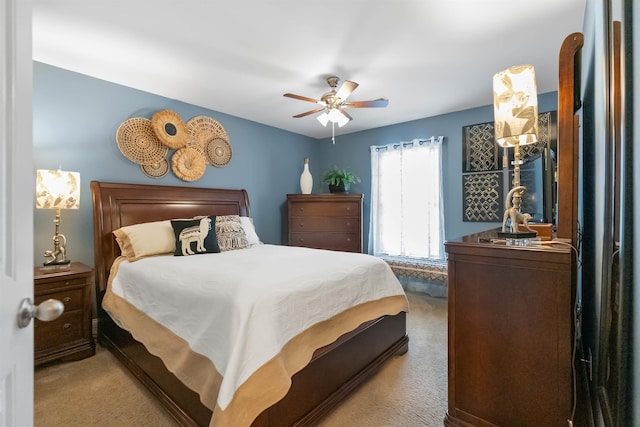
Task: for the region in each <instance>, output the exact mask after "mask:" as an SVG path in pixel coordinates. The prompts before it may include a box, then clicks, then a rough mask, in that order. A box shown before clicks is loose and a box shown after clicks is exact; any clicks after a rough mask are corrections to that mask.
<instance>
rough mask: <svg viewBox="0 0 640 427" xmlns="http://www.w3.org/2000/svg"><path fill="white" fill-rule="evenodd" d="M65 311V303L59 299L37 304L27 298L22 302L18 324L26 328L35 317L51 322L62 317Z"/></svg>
mask: <svg viewBox="0 0 640 427" xmlns="http://www.w3.org/2000/svg"><path fill="white" fill-rule="evenodd" d="M63 311H64V304H62V303H61V302H60V301H58V300H57V299H48V300H46V301H42V302H41V303H40V304H39V305H35V304H33V302H31V298H25V299H23V300H22V302H20V308H19V309H18V326H19V327H20V328H26V327H27V326H29V322H31V319H33V318H34V317H35V318H36V319H38V320H42V321H43V322H50V321H52V320H56V319H57V318H58V317H60V315H61V314H62V312H63Z"/></svg>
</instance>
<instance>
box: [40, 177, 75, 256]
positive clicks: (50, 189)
mask: <svg viewBox="0 0 640 427" xmlns="http://www.w3.org/2000/svg"><path fill="white" fill-rule="evenodd" d="M79 207H80V174H79V173H78V172H68V171H63V170H46V169H38V171H37V172H36V208H38V209H55V210H56V216H55V219H54V220H53V223H54V224H55V226H56V228H55V230H56V231H55V234H54V235H53V250H52V251H45V252H44V257H45V258H46V260H45V262H44V263H43V265H45V266H47V265H68V264H69V263H70V262H71V260H69V259H67V255H66V246H67V239H66V237H65V236H64V234H60V232H59V231H60V209H78V208H79Z"/></svg>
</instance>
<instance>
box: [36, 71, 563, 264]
mask: <svg viewBox="0 0 640 427" xmlns="http://www.w3.org/2000/svg"><path fill="white" fill-rule="evenodd" d="M491 102H492V98H491V94H487V104H488V105H487V106H485V107H480V108H474V109H470V110H465V111H459V112H456V113H450V114H444V115H441V116H436V117H428V118H424V119H420V120H414V121H410V122H406V123H400V124H397V125H392V126H385V127H381V128H377V129H372V130H369V131H364V132H357V133H353V134H348V135H343V136H338V137H336V143H335V144H332V142H331V138H330V137H328V138H326V139H322V140H316V139H313V138H308V137H305V136H301V135H298V134H294V133H291V132H287V131H283V130H280V129H276V128H273V127H269V126H265V125H261V124H258V123H255V122H251V121H248V120H244V119H240V118H237V117H233V116H229V115H226V114H223V113H218V112H216V111H211V110H207V109H204V108H201V107H198V106H195V105H189V104H185V103H183V102H179V101H176V100H172V99H168V98H164V97H161V96H157V95H153V94H150V93H146V92H142V91H139V90H135V89H131V88H128V87H124V86H120V85H116V84H113V83H110V82H106V81H103V80H99V79H95V78H91V77H88V76H85V75H82V74H78V73H74V72H71V71H67V70H63V69H60V68H56V67H52V66H49V65H46V64H42V63H39V62H34V81H33V145H34V150H33V152H34V166H35V168H36V169H55V168H58V167H61V168H62V169H64V170H71V171H77V172H80V174H81V180H82V192H81V201H80V209H79V210H77V211H71V210H66V211H63V212H62V224H61V233H63V234H65V235H66V237H67V240H68V242H69V243H68V246H67V249H68V255H69V257H70V258H71V259H72V260H76V261H82V262H84V263H86V264H88V265H93V264H94V261H93V216H92V206H91V192H90V189H89V182H90V181H92V180H100V181H109V182H130V183H143V184H157V185H182V186H197V187H211V188H244V189H246V190H247V191H248V193H249V199H250V203H251V213H252V216H253V217H254V221H255V223H256V230H257V232H258V234H259V235H260V237H261V239H262V240H263V241H264V242H266V243H275V244H279V243H283V242H285V241H286V240H285V236H284V233H286V218H285V214H286V211H285V204H286V194H287V193H298V192H299V191H300V188H299V176H300V173H301V172H302V165H303V158H304V157H310V159H311V161H310V170H311V173H312V174H313V177H314V189H313V191H314V192H326V191H327V188H326V186H325V185H321V184H320V182H319V181H320V177H321V175H322V172H323V171H324V170H325V169H326V168H327V167H329V166H330V165H333V164H337V165H339V166H341V167H343V166H344V167H349V168H350V169H351V170H352V171H354V172H355V173H356V174H358V175H359V176H360V177H361V178H362V182H361V183H359V184H354V185H353V186H352V188H351V191H352V192H359V193H363V194H364V195H365V196H364V221H363V233H364V242H363V243H364V247H365V248H366V247H367V244H368V230H369V211H370V204H369V194H370V175H371V168H370V157H369V146H371V145H383V144H388V143H392V142H398V141H409V140H412V139H414V138H428V137H430V136H432V135H433V136H439V135H443V136H444V137H445V142H444V150H443V157H442V161H443V169H444V193H445V195H444V198H445V200H444V203H445V238H447V239H449V238H454V237H458V236H462V235H465V234H469V233H473V232H476V231H481V230H486V229H488V228H492V227H497V226H499V225H500V224H497V223H471V222H463V221H462V127H463V126H466V125H470V124H476V123H483V122H488V121H491V120H493V107H492V105H490V103H491ZM539 105H540V112H543V111H550V110H556V109H557V93H556V92H552V93H548V94H542V95H540V96H539ZM162 109H170V110H173V111H175V112H177V113H178V114H180V116H181V117H182V118H183V119H184V120H185V121H186V120H188V119H190V118H191V117H194V116H198V115H207V116H209V117H212V118H214V119H215V120H217V121H218V122H220V124H221V125H222V126H224V128H225V130H226V131H227V134H228V135H229V139H230V143H231V146H232V149H233V157H232V159H231V162H230V163H229V164H228V165H227V166H226V167H224V168H215V167H212V166H207V171H206V173H205V175H204V177H203V178H201V179H199V180H198V181H195V182H193V183H188V182H184V181H181V180H179V179H178V178H176V177H175V176H174V175H173V174H172V173H171V172H169V173H168V174H167V175H166V176H165V177H163V178H161V179H152V178H148V177H146V176H145V175H144V174H143V173H142V171H141V170H140V168H139V166H138V165H136V164H134V163H132V162H131V161H129V160H128V159H126V158H125V157H124V156H123V155H122V153H120V151H119V150H118V147H117V145H116V142H115V133H116V130H117V129H118V126H119V125H120V124H121V123H122V122H123V121H124V120H126V119H128V118H130V117H146V118H151V116H152V114H153V113H154V112H155V111H158V110H162ZM34 173H35V171H34ZM427 185H428V183H427ZM52 221H53V211H50V210H41V209H36V210H35V214H34V240H35V242H34V248H35V250H34V251H35V253H34V262H35V263H36V265H38V264H40V263H41V262H42V260H43V258H42V252H43V251H44V250H46V249H51V248H52V246H53V244H52V242H51V237H52V235H53V231H54V226H53V223H52Z"/></svg>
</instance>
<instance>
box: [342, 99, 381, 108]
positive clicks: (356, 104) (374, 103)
mask: <svg viewBox="0 0 640 427" xmlns="http://www.w3.org/2000/svg"><path fill="white" fill-rule="evenodd" d="M387 105H389V100H388V99H385V98H379V99H374V100H371V101H353V102H345V103H344V104H343V106H344V107H351V108H370V107H386V106H387Z"/></svg>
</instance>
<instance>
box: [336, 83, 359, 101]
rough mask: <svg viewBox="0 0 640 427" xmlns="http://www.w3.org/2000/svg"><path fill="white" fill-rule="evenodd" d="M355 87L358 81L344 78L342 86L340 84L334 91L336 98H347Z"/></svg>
mask: <svg viewBox="0 0 640 427" xmlns="http://www.w3.org/2000/svg"><path fill="white" fill-rule="evenodd" d="M357 87H358V83H356V82H352V81H349V80H345V81H344V82H343V83H342V86H340V89H338V92H337V93H336V98H340V99H342V100H343V101H344V100H345V99H347V97H348V96H349V95H351V92H353V91H354V90H356V88H357Z"/></svg>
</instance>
